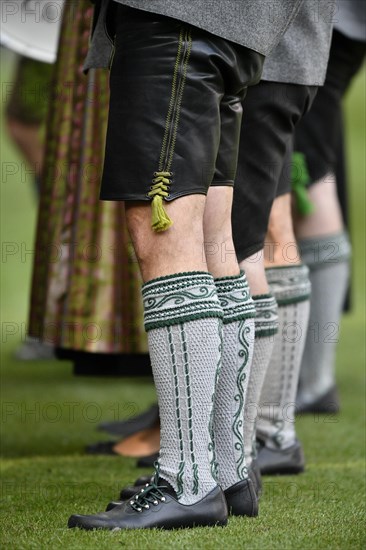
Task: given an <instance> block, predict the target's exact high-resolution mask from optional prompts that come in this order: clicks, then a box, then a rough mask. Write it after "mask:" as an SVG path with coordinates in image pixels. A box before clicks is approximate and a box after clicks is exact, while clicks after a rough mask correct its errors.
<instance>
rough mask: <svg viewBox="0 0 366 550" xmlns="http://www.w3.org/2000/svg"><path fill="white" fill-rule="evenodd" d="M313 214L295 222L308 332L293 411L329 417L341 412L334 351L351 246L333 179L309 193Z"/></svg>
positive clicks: (320, 184)
mask: <svg viewBox="0 0 366 550" xmlns="http://www.w3.org/2000/svg"><path fill="white" fill-rule="evenodd" d="M309 197H310V200H311V201H312V203H313V205H314V211H313V213H312V214H310V215H308V216H304V217H300V216H296V217H295V230H296V236H297V238H298V243H299V247H300V252H301V257H302V260H303V262H304V263H305V264H306V265H307V266H308V267H309V270H310V280H311V287H312V293H311V300H310V319H309V330H308V334H307V338H306V344H305V349H304V355H303V358H302V363H301V369H300V378H299V388H298V395H297V408H298V409H299V410H304V411H306V410H312V411H313V410H314V411H316V410H317V411H319V412H333V411H337V410H338V409H339V401H338V395H337V391H336V381H335V351H336V346H337V342H338V338H339V324H340V319H341V315H342V308H343V304H344V300H345V295H346V292H347V288H348V280H349V267H350V266H349V258H350V252H351V246H350V242H349V239H348V236H347V233H346V231H345V228H344V225H343V219H342V214H341V210H340V206H339V203H338V198H337V191H336V183H335V176H334V175H333V174H328V175H327V176H326V177H325V178H323V179H322V180H321V181H319V182H317V183H315V184H313V185H311V186H310V187H309Z"/></svg>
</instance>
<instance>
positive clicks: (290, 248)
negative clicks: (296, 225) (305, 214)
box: [264, 193, 301, 267]
mask: <svg viewBox="0 0 366 550" xmlns="http://www.w3.org/2000/svg"><path fill="white" fill-rule="evenodd" d="M264 262H265V267H273V266H280V265H289V264H290V265H293V264H295V265H296V264H299V263H301V260H300V255H299V251H298V247H297V244H296V238H295V234H294V229H293V222H292V212H291V194H290V193H287V194H286V195H281V196H280V197H277V198H276V199H275V200H274V202H273V205H272V209H271V213H270V217H269V223H268V229H267V235H266V241H265V246H264Z"/></svg>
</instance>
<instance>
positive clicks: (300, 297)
mask: <svg viewBox="0 0 366 550" xmlns="http://www.w3.org/2000/svg"><path fill="white" fill-rule="evenodd" d="M308 273H309V270H308V268H307V267H306V266H304V265H300V266H298V265H296V266H292V267H277V268H270V269H267V270H266V275H267V280H268V284H269V286H270V289H271V291H272V293H273V294H274V296H275V298H276V301H277V304H278V318H279V330H278V334H277V335H276V337H275V343H274V347H273V353H272V357H271V361H270V365H269V367H268V370H267V374H266V377H265V380H264V384H263V388H262V392H261V397H260V403H259V415H258V420H257V435H258V437H260V438H261V439H263V440H264V441H265V442H266V445H267V446H269V447H272V448H286V447H289V446H291V445H292V444H293V443H294V442H295V439H296V434H295V426H294V413H295V398H296V392H297V384H298V378H299V370H300V363H301V357H302V353H303V349H304V345H305V339H306V331H307V327H308V319H309V296H310V288H311V286H310V281H309V275H308Z"/></svg>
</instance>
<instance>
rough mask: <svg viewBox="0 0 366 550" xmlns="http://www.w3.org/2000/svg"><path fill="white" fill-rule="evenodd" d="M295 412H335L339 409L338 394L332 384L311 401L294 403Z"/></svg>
mask: <svg viewBox="0 0 366 550" xmlns="http://www.w3.org/2000/svg"><path fill="white" fill-rule="evenodd" d="M295 411H296V414H312V413H315V414H337V413H339V411H340V404H339V394H338V389H337V387H336V386H333V387H332V388H330V390H328V391H327V392H326V393H325V394H323V395H321V396H320V397H318V398H317V399H315V401H312V402H311V403H296V409H295Z"/></svg>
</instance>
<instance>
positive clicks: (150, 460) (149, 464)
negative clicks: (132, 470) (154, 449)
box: [136, 453, 159, 468]
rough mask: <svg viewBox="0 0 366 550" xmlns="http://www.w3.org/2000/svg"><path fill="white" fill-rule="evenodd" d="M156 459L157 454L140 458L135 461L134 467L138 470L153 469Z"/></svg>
mask: <svg viewBox="0 0 366 550" xmlns="http://www.w3.org/2000/svg"><path fill="white" fill-rule="evenodd" d="M158 458H159V453H154V454H152V455H149V456H143V457H142V458H139V459H138V460H137V462H136V466H137V467H138V468H153V467H154V464H155V462H156V461H157V460H158Z"/></svg>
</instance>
